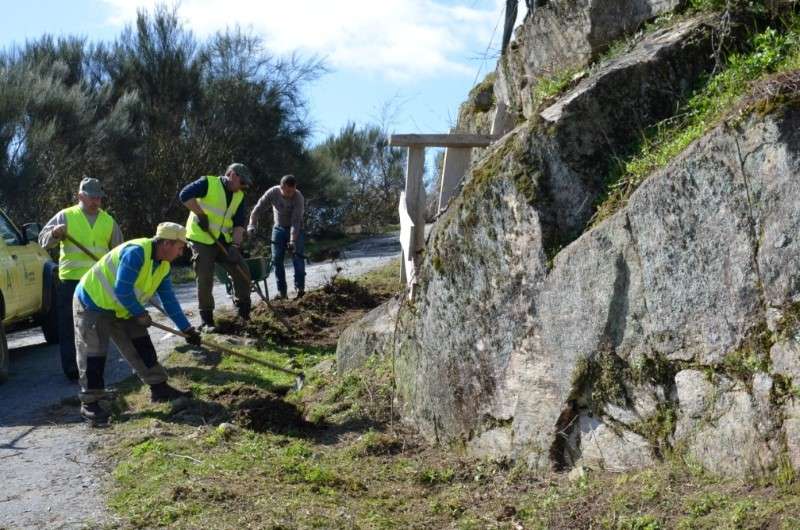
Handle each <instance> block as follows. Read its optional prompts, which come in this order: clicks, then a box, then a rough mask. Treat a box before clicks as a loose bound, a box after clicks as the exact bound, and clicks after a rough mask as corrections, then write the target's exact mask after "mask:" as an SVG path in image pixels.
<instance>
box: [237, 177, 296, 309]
mask: <svg viewBox="0 0 800 530" xmlns="http://www.w3.org/2000/svg"><path fill="white" fill-rule="evenodd" d="M269 206H272V219H273V224H272V263H273V267H275V279H276V280H277V283H278V295H277V297H276V299H285V298H286V297H287V285H286V270H285V269H284V266H283V261H284V259H285V257H286V251H287V250H288V251H289V252H291V253H292V265H294V287H295V289H296V290H297V296H296V297H297V298H300V297H302V296H303V295H304V294H305V286H306V265H305V259H304V256H303V247H304V244H305V234H304V232H303V213H304V209H305V199H303V194H302V193H300V190H298V189H297V180H296V179H295V177H294V175H284V176H283V178H281V183H280V185H278V186H273V187H271V188H270V189H268V190H267V191H266V193H264V195H262V196H261V198H260V199H259V200H258V203H257V204H256V207H255V208H253V211H252V213H251V214H250V222H249V224H248V226H247V234H248V236H249V237H250V238H251V239H252V238H253V237H254V236H255V233H256V230H257V229H258V223H259V220H260V219H261V217H262V216H263V215H265V214H266V210H267V208H268V207H269Z"/></svg>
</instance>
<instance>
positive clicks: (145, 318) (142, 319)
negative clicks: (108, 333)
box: [133, 311, 153, 328]
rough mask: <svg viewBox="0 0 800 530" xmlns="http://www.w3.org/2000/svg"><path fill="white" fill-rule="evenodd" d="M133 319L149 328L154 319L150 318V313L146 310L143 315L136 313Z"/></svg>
mask: <svg viewBox="0 0 800 530" xmlns="http://www.w3.org/2000/svg"><path fill="white" fill-rule="evenodd" d="M133 321H134V322H136V323H137V324H139V325H140V326H142V327H145V328H149V327H150V326H152V325H153V319H152V318H150V313H148V312H147V311H145V312H144V313H142V314H141V315H136V316H135V317H133Z"/></svg>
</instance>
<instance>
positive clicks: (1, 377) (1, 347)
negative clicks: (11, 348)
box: [0, 321, 8, 383]
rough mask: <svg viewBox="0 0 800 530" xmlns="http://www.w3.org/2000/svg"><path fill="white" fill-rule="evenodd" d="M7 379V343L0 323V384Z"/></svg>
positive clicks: (3, 327) (4, 329) (3, 328)
mask: <svg viewBox="0 0 800 530" xmlns="http://www.w3.org/2000/svg"><path fill="white" fill-rule="evenodd" d="M6 379H8V342H7V341H6V328H5V326H3V322H2V321H0V383H2V382H3V381H5V380H6Z"/></svg>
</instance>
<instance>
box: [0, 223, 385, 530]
mask: <svg viewBox="0 0 800 530" xmlns="http://www.w3.org/2000/svg"><path fill="white" fill-rule="evenodd" d="M399 253H400V245H399V242H398V239H397V234H393V235H389V236H381V237H374V238H369V239H365V240H363V241H361V242H358V243H356V244H354V245H352V246H350V247H348V248H347V249H345V250H344V251H343V252H342V253H341V255H340V257H339V259H338V260H336V261H332V262H325V263H315V264H312V265H307V267H306V289H314V288H316V287H319V286H321V285H324V284H325V283H326V282H327V281H329V280H330V278H331V277H332V276H333V275H335V274H340V275H341V276H343V277H355V276H359V275H361V274H364V273H365V272H368V271H370V270H372V269H375V268H377V267H380V266H382V265H385V264H386V263H388V262H390V261H391V260H393V259H395V258H396V257H398V256H399ZM287 282H288V283H289V296H290V297H291V296H292V295H293V294H294V288H293V286H292V267H291V264H290V263H288V262H287ZM268 287H269V292H270V294H271V295H273V296H274V295H275V293H276V292H277V289H276V285H275V279H274V276H272V275H271V276H270V278H269V281H268ZM175 291H176V294H177V296H178V300H179V301H180V302H181V305H182V307H183V308H184V311H185V312H186V314H187V315H188V316H189V320H190V321H191V322H192V323H193V324H195V325H199V317H198V315H197V300H196V289H195V287H194V284H193V283H189V284H180V285H176V286H175ZM214 297H215V300H216V302H217V307H224V306H229V305H230V298H229V297H228V296H227V293H226V292H225V288H224V286H222V285H220V284H215V287H214ZM257 302H258V297H257V295H255V294H254V295H253V303H254V304H255V303H257ZM153 313H154V312H153ZM164 323H166V324H170V322H164ZM151 335H152V337H153V342H154V343H155V344H156V349H157V350H158V354H159V358H160V359H162V360H163V359H164V358H165V357H167V356H168V355H169V353H171V352H172V351H173V349H174V346H175V345H177V344H181V343H182V339H179V338H177V337H174V336H172V335H169V334H167V333H164V332H161V331H159V330H155V329H154V330H153V331H152V332H151ZM9 348H10V349H11V364H10V377H9V380H8V382H6V383H5V384H2V385H0V404H1V405H0V529H6V528H9V529H10V528H26V529H27V528H87V527H88V528H91V527H95V526H98V525H101V524H104V523H109V522H113V521H112V519H111V517H112V516H111V515H110V514H109V513H108V512H107V511H106V509H105V500H104V497H103V491H104V489H105V486H106V485H105V481H106V480H108V478H109V465H108V463H106V462H102V461H101V460H100V459H99V458H98V456H97V454H96V452H95V451H94V449H95V448H96V447H98V446H102V444H104V443H105V441H106V440H107V439H108V437H109V436H111V435H112V429H113V427H111V428H110V429H91V428H89V427H87V426H86V425H84V424H83V423H82V422H81V420H80V417H79V416H78V414H77V407H76V406H75V400H76V397H75V396H76V394H77V391H78V387H77V384H75V383H73V382H70V381H68V380H67V379H66V378H65V377H64V376H63V374H62V372H61V362H60V358H59V353H58V346H57V345H55V346H49V345H47V344H46V343H45V341H44V337H43V336H42V334H41V332H40V331H39V330H38V329H34V330H28V331H22V332H18V333H14V334H12V335H10V336H9ZM112 350H113V348H112ZM130 375H131V372H130V369H129V368H128V365H127V363H126V362H125V361H124V360H123V359H122V358H121V357H120V356H119V355H118V353H117V352H116V351H112V352H111V353H110V355H109V358H108V361H107V364H106V384H107V385H113V384H115V383H118V382H119V381H122V380H123V379H125V378H127V377H128V376H130ZM64 400H67V401H66V402H64Z"/></svg>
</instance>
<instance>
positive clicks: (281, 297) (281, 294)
mask: <svg viewBox="0 0 800 530" xmlns="http://www.w3.org/2000/svg"><path fill="white" fill-rule="evenodd" d="M287 298H288V296H286V292H285V291H281V292H279V293H278V294H277V295H275V298H273V300H286V299H287Z"/></svg>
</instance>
